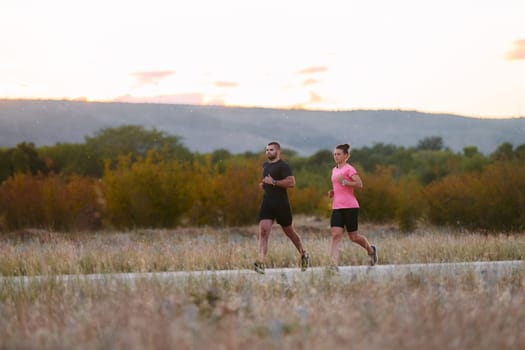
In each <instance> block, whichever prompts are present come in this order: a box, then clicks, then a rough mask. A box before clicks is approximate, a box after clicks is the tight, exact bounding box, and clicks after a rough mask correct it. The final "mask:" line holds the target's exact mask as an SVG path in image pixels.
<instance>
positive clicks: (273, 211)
mask: <svg viewBox="0 0 525 350" xmlns="http://www.w3.org/2000/svg"><path fill="white" fill-rule="evenodd" d="M264 219H269V220H275V221H277V223H278V224H279V225H281V226H282V227H287V226H290V225H291V224H292V208H290V203H288V202H284V203H270V202H267V201H266V202H265V201H263V202H262V204H261V209H260V210H259V221H261V220H264Z"/></svg>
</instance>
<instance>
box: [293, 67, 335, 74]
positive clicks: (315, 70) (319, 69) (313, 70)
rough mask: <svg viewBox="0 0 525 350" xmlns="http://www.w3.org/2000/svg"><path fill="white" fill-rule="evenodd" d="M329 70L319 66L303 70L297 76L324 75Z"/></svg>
mask: <svg viewBox="0 0 525 350" xmlns="http://www.w3.org/2000/svg"><path fill="white" fill-rule="evenodd" d="M327 70H328V67H326V66H317V67H307V68H303V69H301V70H300V71H298V72H297V74H314V73H323V72H326V71H327Z"/></svg>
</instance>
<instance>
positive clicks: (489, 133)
mask: <svg viewBox="0 0 525 350" xmlns="http://www.w3.org/2000/svg"><path fill="white" fill-rule="evenodd" d="M123 124H135V125H143V126H144V127H146V128H147V129H151V128H155V129H157V130H160V131H164V132H166V133H168V134H171V135H176V136H179V137H181V138H182V142H183V143H184V144H185V145H186V146H187V147H188V148H189V149H190V150H192V151H193V152H201V153H205V152H211V151H214V150H217V149H227V150H229V151H231V152H232V153H242V152H245V151H256V152H259V151H262V150H263V149H264V147H265V145H266V144H267V143H268V142H269V141H272V140H277V141H279V142H281V144H282V145H283V147H285V148H288V149H293V150H295V151H297V152H298V153H299V154H301V155H310V154H312V153H314V152H316V151H319V150H321V149H332V148H333V147H334V146H335V145H336V144H338V143H346V142H348V143H351V144H352V146H353V147H354V148H361V147H364V146H373V145H374V144H376V143H384V144H393V145H396V146H405V147H410V146H416V145H417V143H418V141H420V140H422V139H423V138H425V137H431V136H440V137H442V139H443V143H444V145H445V147H448V148H450V149H452V150H454V151H457V152H460V151H462V150H463V148H464V147H466V146H476V147H478V149H479V150H480V151H481V152H483V153H485V154H489V153H491V152H493V151H494V150H495V149H496V148H497V147H498V146H499V145H501V144H502V143H504V142H510V143H512V144H513V145H514V146H517V145H520V144H523V143H525V118H515V119H480V118H470V117H463V116H458V115H450V114H430V113H421V112H415V111H402V110H354V111H340V112H329V111H305V110H281V109H266V108H236V107H218V106H190V105H175V104H146V103H140V104H132V103H101V102H74V101H48V100H0V147H6V146H9V147H10V146H15V145H16V144H18V143H20V142H23V141H27V142H33V143H35V144H36V145H37V146H42V145H54V144H56V143H59V142H60V143H82V142H84V138H85V136H92V135H93V134H94V133H95V132H96V131H98V130H100V129H103V128H108V127H117V126H120V125H123Z"/></svg>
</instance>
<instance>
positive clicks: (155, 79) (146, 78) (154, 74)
mask: <svg viewBox="0 0 525 350" xmlns="http://www.w3.org/2000/svg"><path fill="white" fill-rule="evenodd" d="M174 74H175V71H173V70H158V71H149V72H135V73H130V75H132V76H134V77H135V78H137V80H138V82H139V85H156V84H158V83H159V82H160V81H161V80H162V79H164V78H166V77H169V76H170V75H174Z"/></svg>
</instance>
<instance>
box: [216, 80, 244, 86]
mask: <svg viewBox="0 0 525 350" xmlns="http://www.w3.org/2000/svg"><path fill="white" fill-rule="evenodd" d="M214 85H215V86H216V87H237V86H239V84H238V83H236V82H234V81H216V82H215V83H214Z"/></svg>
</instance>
